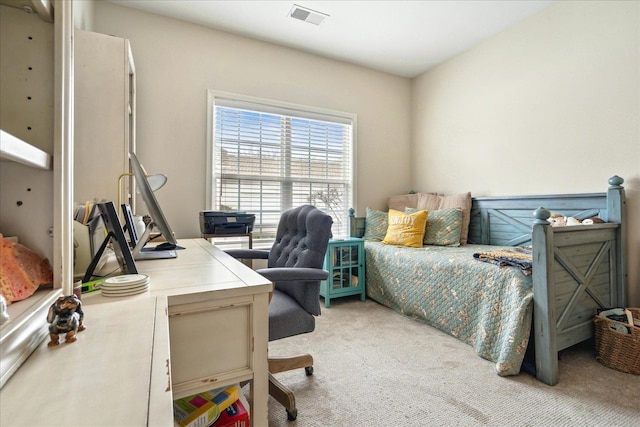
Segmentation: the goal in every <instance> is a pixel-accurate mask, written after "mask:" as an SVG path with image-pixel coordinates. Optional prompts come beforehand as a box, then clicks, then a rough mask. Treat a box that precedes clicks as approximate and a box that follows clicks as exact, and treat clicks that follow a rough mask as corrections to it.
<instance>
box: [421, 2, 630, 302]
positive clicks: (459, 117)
mask: <svg viewBox="0 0 640 427" xmlns="http://www.w3.org/2000/svg"><path fill="white" fill-rule="evenodd" d="M639 4H640V3H639V2H632V1H622V2H612V1H606V2H596V1H572V2H560V3H558V4H556V5H554V6H552V7H550V8H548V9H545V10H543V11H542V12H541V13H539V14H537V15H535V16H533V17H530V18H529V19H527V20H525V21H523V22H522V23H520V24H518V25H516V26H514V27H512V28H510V29H508V30H506V31H504V32H503V33H501V34H499V35H497V36H495V37H493V38H491V39H489V40H487V41H486V42H484V43H482V44H481V45H479V46H477V47H476V48H474V49H472V50H470V51H468V52H466V53H464V54H462V55H460V56H458V57H456V58H454V59H452V60H450V61H448V62H446V63H444V64H442V65H440V66H438V67H437V68H435V69H433V70H431V71H429V72H427V73H425V74H423V75H421V76H419V77H418V78H416V79H415V80H414V82H413V83H414V86H413V105H412V114H413V121H412V123H413V145H412V147H413V153H412V156H411V158H412V174H413V175H412V184H413V187H415V188H416V189H419V190H428V191H441V192H445V193H453V192H462V191H471V192H472V194H474V195H478V196H481V195H482V196H484V195H486V196H491V195H509V194H544V193H575V192H601V191H605V190H606V188H607V186H608V184H607V179H608V178H609V177H611V176H613V175H619V176H621V177H623V178H624V179H625V184H624V186H625V188H626V194H627V218H628V220H629V227H628V237H629V238H628V271H629V295H630V303H631V304H633V305H634V306H638V305H639V304H640V283H639V282H640V277H639V273H638V264H639V263H638V261H640V86H639V82H640V7H639Z"/></svg>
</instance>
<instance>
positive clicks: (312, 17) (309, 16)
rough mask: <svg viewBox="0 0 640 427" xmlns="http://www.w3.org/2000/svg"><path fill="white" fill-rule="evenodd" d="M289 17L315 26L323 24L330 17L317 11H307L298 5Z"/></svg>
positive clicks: (292, 9)
mask: <svg viewBox="0 0 640 427" xmlns="http://www.w3.org/2000/svg"><path fill="white" fill-rule="evenodd" d="M289 16H290V17H292V18H295V19H299V20H300V21H304V22H308V23H310V24H314V25H320V24H322V22H323V21H324V19H325V18H328V17H329V15H327V14H326V13H322V12H316V11H315V10H311V9H307V8H306V7H302V6H298V5H297V4H294V5H293V7H292V8H291V10H290V11H289Z"/></svg>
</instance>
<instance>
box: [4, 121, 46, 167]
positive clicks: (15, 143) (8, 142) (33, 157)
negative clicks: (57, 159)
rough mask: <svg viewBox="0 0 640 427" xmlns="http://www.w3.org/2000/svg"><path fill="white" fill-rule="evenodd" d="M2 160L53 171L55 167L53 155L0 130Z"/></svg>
mask: <svg viewBox="0 0 640 427" xmlns="http://www.w3.org/2000/svg"><path fill="white" fill-rule="evenodd" d="M0 158H2V159H6V160H11V161H13V162H17V163H22V164H23V165H27V166H30V167H33V168H37V169H45V170H51V169H52V165H53V157H52V156H51V154H48V153H46V152H45V151H42V150H41V149H39V148H37V147H34V146H33V145H31V144H29V143H28V142H24V141H23V140H21V139H20V138H16V137H15V136H13V135H11V134H10V133H8V132H5V131H3V130H0Z"/></svg>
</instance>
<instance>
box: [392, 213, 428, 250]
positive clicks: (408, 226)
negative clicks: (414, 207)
mask: <svg viewBox="0 0 640 427" xmlns="http://www.w3.org/2000/svg"><path fill="white" fill-rule="evenodd" d="M428 215H429V212H427V211H425V210H422V211H418V212H415V213H412V214H405V213H404V212H400V211H396V210H393V209H389V226H388V227H387V234H386V236H384V240H383V241H382V243H386V244H387V245H400V246H409V247H412V248H421V247H422V239H423V238H424V231H425V227H426V224H427V216H428Z"/></svg>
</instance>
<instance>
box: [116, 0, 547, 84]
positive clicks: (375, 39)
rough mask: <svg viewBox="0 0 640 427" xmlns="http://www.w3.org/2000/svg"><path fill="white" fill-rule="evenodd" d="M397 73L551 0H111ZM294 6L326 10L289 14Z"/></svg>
mask: <svg viewBox="0 0 640 427" xmlns="http://www.w3.org/2000/svg"><path fill="white" fill-rule="evenodd" d="M109 1H111V2H112V3H116V4H119V5H122V6H126V7H132V8H136V9H140V10H144V11H147V12H152V13H156V14H159V15H165V16H169V17H172V18H176V19H181V20H184V21H189V22H193V23H196V24H200V25H204V26H207V27H211V28H215V29H218V30H222V31H227V32H230V33H236V34H240V35H243V36H247V37H251V38H255V39H259V40H264V41H267V42H271V43H275V44H279V45H283V46H288V47H292V48H296V49H300V50H303V51H307V52H311V53H314V54H317V55H321V56H325V57H329V58H333V59H338V60H341V61H346V62H350V63H354V64H358V65H362V66H364V67H368V68H372V69H375V70H380V71H384V72H387V73H391V74H395V75H398V76H402V77H415V76H417V75H419V74H421V73H423V72H424V71H426V70H428V69H429V68H431V67H433V66H435V65H437V64H439V63H441V62H444V61H446V60H447V59H449V58H451V57H453V56H455V55H457V54H460V53H462V52H464V51H466V50H468V49H470V48H472V47H473V46H475V45H477V44H478V43H480V42H482V41H483V40H485V39H487V38H489V37H491V36H493V35H495V34H497V33H499V32H501V31H503V30H505V29H506V28H508V27H510V26H512V25H514V24H516V23H517V22H519V21H521V20H523V19H525V18H526V17H528V16H530V15H533V14H534V13H537V12H539V11H540V10H542V9H544V8H546V7H548V6H550V5H552V4H553V3H555V2H556V1H557V0H497V1H489V0H461V1H458V0H446V1H439V0H428V1H403V0H397V1H348V0H344V1H338V0H333V1H330V0H288V1H283V0H280V1H269V0H264V1H243V0H236V1H224V0H155V1H151V0H109ZM294 4H298V5H300V6H303V7H305V8H309V9H313V10H315V11H319V12H322V13H325V14H327V15H329V17H328V18H326V19H325V21H324V22H323V23H322V24H320V25H313V24H310V23H307V22H303V21H300V20H297V19H293V18H290V17H289V11H290V10H291V8H292V6H293V5H294Z"/></svg>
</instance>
